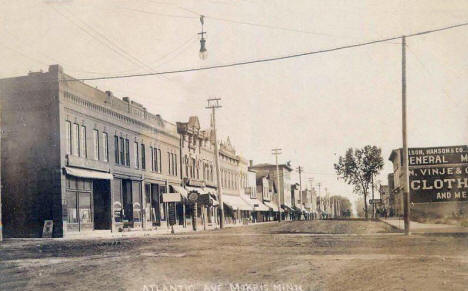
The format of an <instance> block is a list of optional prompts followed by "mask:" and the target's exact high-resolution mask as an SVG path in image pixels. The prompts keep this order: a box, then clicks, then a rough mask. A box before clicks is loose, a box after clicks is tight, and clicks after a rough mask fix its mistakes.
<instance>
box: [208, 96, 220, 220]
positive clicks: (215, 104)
mask: <svg viewBox="0 0 468 291" xmlns="http://www.w3.org/2000/svg"><path fill="white" fill-rule="evenodd" d="M220 100H221V98H211V99H207V101H208V106H206V107H205V108H206V109H211V110H212V112H211V114H212V120H213V135H214V146H215V152H214V154H215V166H216V182H217V184H218V200H219V207H220V208H221V217H220V219H219V228H224V204H223V190H222V187H221V175H220V171H219V150H218V138H217V137H216V109H217V108H221V107H222V106H221V105H220V104H219V101H220Z"/></svg>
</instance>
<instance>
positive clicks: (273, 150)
mask: <svg viewBox="0 0 468 291" xmlns="http://www.w3.org/2000/svg"><path fill="white" fill-rule="evenodd" d="M271 153H272V154H273V155H275V158H276V183H277V184H278V189H277V190H278V199H277V201H278V222H281V198H280V196H281V190H280V178H279V166H278V155H281V149H272V150H271Z"/></svg>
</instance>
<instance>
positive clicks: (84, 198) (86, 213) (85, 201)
mask: <svg viewBox="0 0 468 291" xmlns="http://www.w3.org/2000/svg"><path fill="white" fill-rule="evenodd" d="M78 204H79V209H80V223H91V222H92V219H91V193H86V192H80V193H79V202H78Z"/></svg>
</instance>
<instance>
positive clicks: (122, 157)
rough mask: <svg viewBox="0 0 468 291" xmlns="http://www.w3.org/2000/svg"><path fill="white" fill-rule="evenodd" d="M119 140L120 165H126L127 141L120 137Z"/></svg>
mask: <svg viewBox="0 0 468 291" xmlns="http://www.w3.org/2000/svg"><path fill="white" fill-rule="evenodd" d="M119 140H120V142H119V157H120V158H119V161H120V162H119V164H120V165H125V139H124V138H123V137H120V138H119Z"/></svg>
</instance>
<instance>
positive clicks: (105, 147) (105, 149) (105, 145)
mask: <svg viewBox="0 0 468 291" xmlns="http://www.w3.org/2000/svg"><path fill="white" fill-rule="evenodd" d="M102 160H103V161H104V162H107V161H109V138H108V136H107V132H103V133H102Z"/></svg>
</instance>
